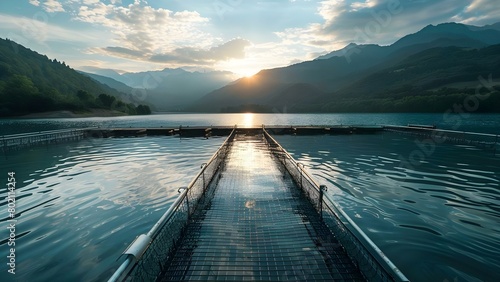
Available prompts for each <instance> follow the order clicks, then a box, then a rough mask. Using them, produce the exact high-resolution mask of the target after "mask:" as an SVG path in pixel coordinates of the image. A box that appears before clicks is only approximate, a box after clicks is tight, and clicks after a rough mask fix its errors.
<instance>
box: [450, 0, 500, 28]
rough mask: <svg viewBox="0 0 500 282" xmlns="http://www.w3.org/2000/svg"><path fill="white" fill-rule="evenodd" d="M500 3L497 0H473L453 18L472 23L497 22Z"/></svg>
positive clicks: (499, 14)
mask: <svg viewBox="0 0 500 282" xmlns="http://www.w3.org/2000/svg"><path fill="white" fill-rule="evenodd" d="M499 19H500V5H498V1H497V0H473V1H472V2H471V3H470V4H469V5H468V6H466V8H465V9H464V10H463V12H462V13H460V14H458V15H456V16H455V17H453V20H455V21H459V22H463V23H466V24H472V25H486V24H492V23H494V22H498V20H499Z"/></svg>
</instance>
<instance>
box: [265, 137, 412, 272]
mask: <svg viewBox="0 0 500 282" xmlns="http://www.w3.org/2000/svg"><path fill="white" fill-rule="evenodd" d="M263 131H264V135H265V136H266V139H267V140H271V142H272V143H273V146H276V147H277V148H278V150H279V151H280V152H281V153H282V154H283V155H284V157H285V158H286V159H288V160H289V161H290V162H291V163H292V164H293V166H295V167H296V168H297V170H299V171H300V172H301V178H302V179H301V180H300V181H301V182H302V181H303V180H304V179H305V180H306V181H308V182H309V183H310V184H312V186H313V187H314V188H315V190H316V192H318V193H320V189H321V188H320V185H319V184H318V183H317V182H316V180H314V178H313V177H312V176H311V175H310V174H309V173H308V172H307V171H306V170H305V168H304V165H303V164H300V163H298V162H297V161H295V159H294V158H293V157H292V156H291V155H290V154H289V153H288V152H287V151H286V150H285V149H284V148H283V147H282V146H281V145H280V144H279V143H278V142H277V141H276V140H275V139H274V138H273V137H272V136H271V135H270V134H269V133H268V132H267V131H266V130H265V128H264V127H263ZM300 186H302V185H300ZM301 188H302V187H301ZM302 189H303V188H302ZM324 196H326V197H322V202H323V205H322V206H323V207H325V206H326V207H328V208H329V209H330V210H331V211H332V212H333V214H334V215H335V216H336V217H337V220H338V222H340V223H342V224H343V225H344V226H343V227H344V228H345V230H347V231H348V232H349V233H350V234H351V235H352V237H354V238H355V239H356V240H357V241H358V242H359V243H360V244H361V245H362V246H363V247H364V248H366V250H367V251H368V252H369V254H370V255H371V256H372V257H373V258H374V259H375V260H376V261H377V262H378V263H379V265H380V266H381V267H382V268H383V269H384V270H385V271H386V273H387V274H388V275H390V276H391V278H392V279H393V280H395V281H409V280H408V278H406V276H405V275H404V274H403V273H402V272H401V271H400V270H399V269H398V268H397V267H396V266H395V265H394V263H393V262H392V261H391V260H390V259H389V258H388V257H387V256H386V255H385V254H384V253H383V252H382V250H380V248H378V247H377V245H376V244H375V243H374V242H373V241H372V240H371V239H370V238H369V237H368V235H366V233H364V232H363V230H361V228H360V227H359V226H358V225H357V224H356V223H355V222H354V221H353V220H352V219H351V218H350V217H349V216H348V215H347V214H346V213H345V212H344V211H343V210H342V208H341V207H339V206H338V205H337V204H336V203H335V202H334V201H333V200H332V199H331V198H330V196H329V195H328V194H327V193H324ZM320 214H322V211H320ZM342 219H343V220H342ZM344 221H345V222H347V224H345V223H344ZM349 226H351V228H352V229H354V230H351V228H349Z"/></svg>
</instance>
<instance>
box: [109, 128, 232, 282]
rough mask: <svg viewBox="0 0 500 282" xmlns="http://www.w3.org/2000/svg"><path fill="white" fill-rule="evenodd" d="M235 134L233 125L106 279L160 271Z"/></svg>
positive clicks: (150, 276) (153, 275)
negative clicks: (188, 181) (196, 171)
mask: <svg viewBox="0 0 500 282" xmlns="http://www.w3.org/2000/svg"><path fill="white" fill-rule="evenodd" d="M235 134H236V129H233V131H232V132H231V134H230V135H229V137H227V138H226V140H225V141H224V143H223V144H222V145H221V146H220V147H219V149H218V150H217V151H216V152H215V153H214V155H213V156H212V157H211V158H210V160H209V161H208V162H207V163H205V164H203V165H202V166H201V170H200V172H199V173H198V174H197V175H196V176H195V177H194V179H193V180H192V181H191V183H190V184H189V185H188V186H187V187H182V188H179V193H180V195H179V197H178V198H177V199H176V201H175V202H174V203H173V204H172V205H171V206H170V208H169V209H168V210H167V211H166V212H165V213H164V214H163V216H162V217H161V218H160V219H159V220H158V221H157V222H156V223H155V225H154V226H153V227H152V228H151V230H150V231H149V232H148V233H147V234H141V235H139V236H138V237H137V238H136V239H135V240H134V241H133V242H132V244H130V246H129V247H128V248H127V249H126V250H125V251H124V252H123V254H122V256H126V258H125V261H124V262H123V263H122V264H121V265H120V267H119V268H118V269H117V270H116V271H115V273H114V274H113V276H112V277H111V278H110V279H109V280H108V281H154V280H156V279H157V278H158V276H159V275H161V273H162V272H163V271H164V268H165V266H166V263H167V262H168V261H169V260H170V259H171V258H172V256H173V252H174V251H175V249H176V247H177V244H178V242H179V240H180V239H181V237H182V234H183V232H184V231H185V229H186V226H187V224H188V222H189V219H190V217H191V216H192V215H193V213H194V212H195V210H196V208H197V204H198V202H199V201H200V199H202V197H203V195H204V194H205V193H206V191H207V189H208V187H209V186H211V185H212V183H213V182H214V181H213V180H215V179H216V177H217V175H218V174H219V173H220V172H221V170H222V168H223V165H224V160H225V158H226V156H227V153H228V152H229V149H230V147H231V145H232V141H233V139H234V136H235Z"/></svg>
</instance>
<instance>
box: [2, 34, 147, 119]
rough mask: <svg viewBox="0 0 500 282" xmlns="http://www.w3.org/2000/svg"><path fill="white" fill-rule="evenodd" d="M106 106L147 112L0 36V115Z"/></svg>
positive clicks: (106, 87)
mask: <svg viewBox="0 0 500 282" xmlns="http://www.w3.org/2000/svg"><path fill="white" fill-rule="evenodd" d="M94 108H96V109H108V110H115V111H119V112H123V113H126V114H149V113H150V109H149V106H147V105H138V104H135V103H133V101H131V100H130V97H129V96H127V95H126V94H124V93H121V92H118V91H117V90H115V89H112V88H110V87H108V86H106V85H103V84H100V83H97V82H95V81H94V80H92V79H91V78H89V77H87V76H85V75H82V74H80V73H78V72H76V71H75V70H73V69H72V68H70V67H69V66H68V65H66V64H65V63H64V62H59V61H57V60H56V59H53V60H50V59H49V58H48V57H47V56H44V55H41V54H38V53H36V52H34V51H32V50H30V49H27V48H25V47H23V46H22V45H19V44H17V43H15V42H13V41H11V40H8V39H0V116H18V115H24V114H28V113H36V112H46V111H55V110H70V111H77V112H85V111H89V110H90V109H94Z"/></svg>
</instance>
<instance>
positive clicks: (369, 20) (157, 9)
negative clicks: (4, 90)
mask: <svg viewBox="0 0 500 282" xmlns="http://www.w3.org/2000/svg"><path fill="white" fill-rule="evenodd" d="M450 21H454V22H461V23H466V24H471V25H479V26H482V25H486V24H492V23H495V22H498V21H500V5H498V0H324V1H313V0H274V1H273V0H262V1H250V0H147V1H145V0H1V1H0V37H2V38H9V39H11V40H14V41H16V42H18V43H20V44H22V45H24V46H26V47H28V48H31V49H32V50H35V51H37V52H39V53H42V54H46V55H47V56H48V57H49V58H56V59H58V60H60V61H65V62H66V63H67V64H69V65H70V66H71V67H73V68H76V69H86V67H88V66H91V67H100V68H111V69H116V70H120V71H146V70H157V69H163V68H176V67H185V68H187V69H191V70H211V69H218V70H229V71H233V72H235V73H237V74H238V75H251V74H253V73H256V72H257V71H258V70H260V69H264V68H272V67H278V66H286V65H289V64H291V63H295V62H300V61H304V60H310V59H313V58H315V57H317V56H319V55H321V54H325V53H327V52H330V51H333V50H337V49H340V48H342V47H344V46H345V45H347V44H348V43H350V42H356V43H377V44H381V45H386V44H391V43H393V42H394V41H396V40H397V39H398V38H400V37H401V36H404V35H406V34H408V33H414V32H417V31H418V30H420V29H422V28H423V27H425V26H426V25H428V24H439V23H443V22H450Z"/></svg>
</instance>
